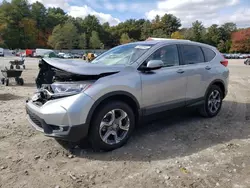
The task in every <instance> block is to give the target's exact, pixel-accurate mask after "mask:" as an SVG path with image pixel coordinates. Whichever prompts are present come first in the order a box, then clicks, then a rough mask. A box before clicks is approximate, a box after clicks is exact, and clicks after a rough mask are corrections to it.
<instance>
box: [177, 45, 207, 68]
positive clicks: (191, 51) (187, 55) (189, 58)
mask: <svg viewBox="0 0 250 188" xmlns="http://www.w3.org/2000/svg"><path fill="white" fill-rule="evenodd" d="M182 57H183V61H184V64H186V65H187V64H196V63H204V62H205V59H204V55H203V52H202V50H201V48H200V47H199V46H194V45H182Z"/></svg>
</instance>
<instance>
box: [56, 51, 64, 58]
mask: <svg viewBox="0 0 250 188" xmlns="http://www.w3.org/2000/svg"><path fill="white" fill-rule="evenodd" d="M64 55H65V53H63V52H59V53H58V54H57V56H58V57H59V58H63V56H64Z"/></svg>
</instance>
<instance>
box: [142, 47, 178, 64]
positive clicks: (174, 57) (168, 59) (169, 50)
mask: <svg viewBox="0 0 250 188" xmlns="http://www.w3.org/2000/svg"><path fill="white" fill-rule="evenodd" d="M150 60H162V61H163V63H164V67H171V66H176V65H179V55H178V49H177V46H176V45H168V46H164V47H162V48H160V49H158V50H156V51H155V52H154V53H153V54H152V55H150V56H149V58H148V59H147V60H146V63H147V62H149V61H150Z"/></svg>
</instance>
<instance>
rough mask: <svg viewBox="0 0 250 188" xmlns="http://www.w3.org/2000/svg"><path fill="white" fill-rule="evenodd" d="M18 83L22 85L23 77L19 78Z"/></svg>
mask: <svg viewBox="0 0 250 188" xmlns="http://www.w3.org/2000/svg"><path fill="white" fill-rule="evenodd" d="M18 84H19V85H20V86H22V85H23V84H24V81H23V78H19V79H18Z"/></svg>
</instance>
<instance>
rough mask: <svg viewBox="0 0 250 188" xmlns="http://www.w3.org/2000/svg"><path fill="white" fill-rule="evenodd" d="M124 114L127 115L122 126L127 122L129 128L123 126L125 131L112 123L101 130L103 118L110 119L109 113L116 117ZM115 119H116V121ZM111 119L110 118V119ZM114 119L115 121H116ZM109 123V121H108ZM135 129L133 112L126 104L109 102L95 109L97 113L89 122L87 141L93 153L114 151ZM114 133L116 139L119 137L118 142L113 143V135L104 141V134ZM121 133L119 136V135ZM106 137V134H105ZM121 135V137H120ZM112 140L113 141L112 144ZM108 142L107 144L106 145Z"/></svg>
mask: <svg viewBox="0 0 250 188" xmlns="http://www.w3.org/2000/svg"><path fill="white" fill-rule="evenodd" d="M122 111H123V112H125V113H123V115H125V116H126V115H127V116H126V118H124V119H123V120H124V122H123V123H124V124H125V123H128V122H129V126H128V127H126V126H124V125H123V126H124V128H126V129H127V130H126V131H125V130H123V129H124V128H123V129H120V126H118V123H116V124H115V123H113V124H112V125H111V126H103V128H102V129H101V128H100V126H101V122H103V121H104V118H106V119H109V116H110V117H111V114H112V113H110V112H114V113H115V115H117V116H118V117H120V116H119V114H121V112H122ZM118 117H117V119H118ZM110 119H111V118H110ZM117 119H116V120H117ZM107 121H109V120H107ZM110 122H111V121H110ZM134 127H135V116H134V112H133V110H132V109H131V108H130V107H129V106H128V105H127V104H126V103H123V102H121V101H111V102H109V103H108V104H104V105H102V106H101V107H100V108H98V109H97V111H96V112H95V116H94V118H93V119H92V120H91V125H90V132H89V135H88V139H89V141H90V144H91V146H92V148H93V149H94V150H95V151H100V150H103V151H111V150H114V149H117V148H119V147H121V146H123V145H124V144H125V143H126V142H127V141H128V139H129V138H130V136H131V134H132V132H133V130H134ZM114 131H116V132H117V133H116V134H117V137H120V139H121V140H119V139H117V140H119V141H118V142H116V141H115V136H114V135H113V134H109V136H108V137H107V139H106V142H105V141H104V140H105V134H107V133H108V132H109V133H110V132H114ZM120 133H121V134H120ZM107 135H108V134H107ZM121 135H122V136H121ZM112 139H113V140H114V141H113V142H112ZM107 142H109V143H107Z"/></svg>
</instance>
